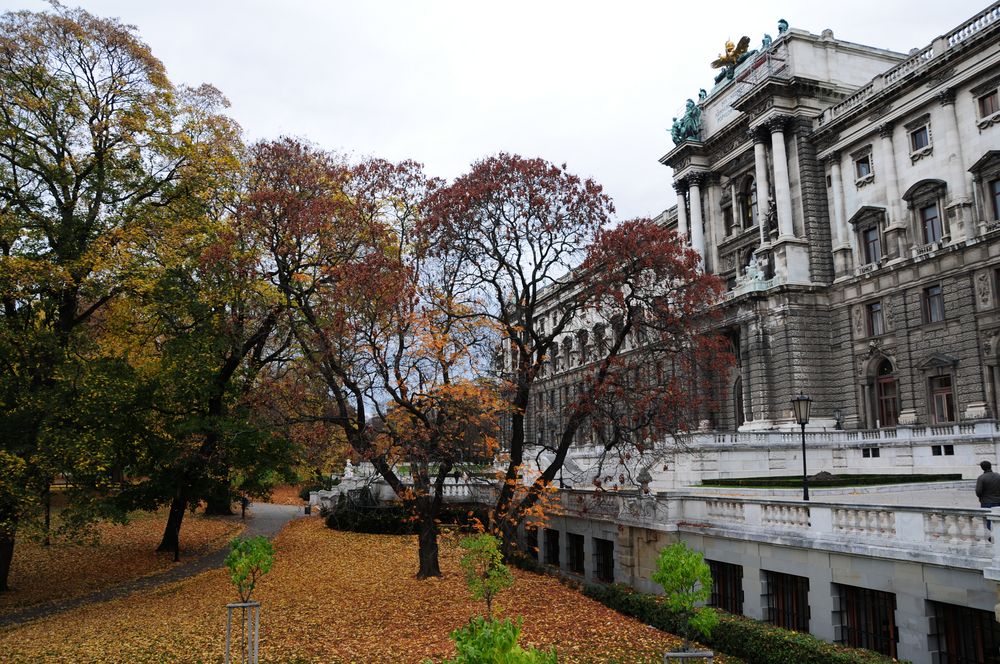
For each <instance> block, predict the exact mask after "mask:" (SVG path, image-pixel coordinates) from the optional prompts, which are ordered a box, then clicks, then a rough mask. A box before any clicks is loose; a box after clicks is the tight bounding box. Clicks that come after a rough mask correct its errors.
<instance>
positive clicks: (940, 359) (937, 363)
mask: <svg viewBox="0 0 1000 664" xmlns="http://www.w3.org/2000/svg"><path fill="white" fill-rule="evenodd" d="M957 365H958V359H956V358H954V357H952V356H950V355H945V354H944V353H931V354H930V355H928V356H927V357H926V358H924V360H923V361H922V362H921V363H920V364H918V365H917V366H918V367H919V368H920V369H922V370H924V371H926V370H928V369H941V368H951V367H954V366H957Z"/></svg>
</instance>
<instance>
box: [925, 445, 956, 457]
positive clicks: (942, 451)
mask: <svg viewBox="0 0 1000 664" xmlns="http://www.w3.org/2000/svg"><path fill="white" fill-rule="evenodd" d="M931 456H955V446H954V445H931Z"/></svg>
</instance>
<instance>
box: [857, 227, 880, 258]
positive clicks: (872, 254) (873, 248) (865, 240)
mask: <svg viewBox="0 0 1000 664" xmlns="http://www.w3.org/2000/svg"><path fill="white" fill-rule="evenodd" d="M861 245H862V246H863V247H864V250H865V263H866V264H867V263H878V262H879V261H880V260H882V242H881V240H880V239H879V236H878V229H877V228H866V229H865V230H863V231H861Z"/></svg>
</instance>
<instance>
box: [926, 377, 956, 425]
mask: <svg viewBox="0 0 1000 664" xmlns="http://www.w3.org/2000/svg"><path fill="white" fill-rule="evenodd" d="M930 393H931V424H944V423H946V422H954V421H955V395H954V392H953V391H952V389H951V376H950V375H949V376H934V377H933V378H931V380H930Z"/></svg>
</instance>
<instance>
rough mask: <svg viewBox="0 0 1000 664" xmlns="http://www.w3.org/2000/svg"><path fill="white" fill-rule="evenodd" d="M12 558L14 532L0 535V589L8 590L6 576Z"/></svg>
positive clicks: (8, 573)
mask: <svg viewBox="0 0 1000 664" xmlns="http://www.w3.org/2000/svg"><path fill="white" fill-rule="evenodd" d="M13 560H14V533H13V532H11V534H10V535H0V591H4V590H10V586H8V585H7V577H8V576H9V575H10V564H11V561H13Z"/></svg>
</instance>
